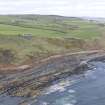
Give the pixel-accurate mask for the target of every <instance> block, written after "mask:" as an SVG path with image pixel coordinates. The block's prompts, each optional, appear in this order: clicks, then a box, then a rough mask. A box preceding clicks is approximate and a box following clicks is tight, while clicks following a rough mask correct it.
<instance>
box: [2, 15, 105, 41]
mask: <svg viewBox="0 0 105 105" xmlns="http://www.w3.org/2000/svg"><path fill="white" fill-rule="evenodd" d="M104 28H105V27H104ZM102 29H103V27H101V26H100V25H99V24H97V23H95V22H91V21H87V20H83V19H79V18H67V17H60V16H39V15H23V16H22V15H21V16H0V34H1V35H22V34H32V35H33V36H40V37H76V38H88V39H90V38H94V37H97V36H101V35H102Z"/></svg>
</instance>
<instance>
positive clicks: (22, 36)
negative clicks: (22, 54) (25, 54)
mask: <svg viewBox="0 0 105 105" xmlns="http://www.w3.org/2000/svg"><path fill="white" fill-rule="evenodd" d="M19 37H21V38H24V39H27V40H31V39H32V38H33V35H32V34H22V35H19Z"/></svg>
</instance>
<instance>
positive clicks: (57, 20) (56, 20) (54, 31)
mask: <svg viewBox="0 0 105 105" xmlns="http://www.w3.org/2000/svg"><path fill="white" fill-rule="evenodd" d="M104 32H105V25H104V24H102V23H97V22H93V21H88V20H83V19H80V18H69V17H61V16H40V15H18V16H16V15H15V16H0V63H1V64H4V63H7V64H8V63H9V64H12V63H13V64H22V63H24V62H26V61H32V60H39V59H41V58H44V57H47V56H50V55H54V54H61V53H66V52H75V51H81V50H87V49H88V48H90V49H91V47H94V46H96V45H97V39H100V38H101V37H104ZM27 34H31V36H30V37H27V36H24V35H27ZM92 41H93V42H94V44H91V43H90V42H92ZM88 43H89V44H88ZM102 44H103V43H102ZM99 47H100V45H99ZM93 49H95V48H93Z"/></svg>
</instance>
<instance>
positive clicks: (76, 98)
mask: <svg viewBox="0 0 105 105" xmlns="http://www.w3.org/2000/svg"><path fill="white" fill-rule="evenodd" d="M90 65H91V66H92V69H91V70H87V71H85V72H84V73H83V74H79V75H74V76H72V77H68V78H66V79H62V80H60V81H56V82H55V83H53V84H52V85H51V86H49V87H48V88H46V89H45V90H44V91H43V95H41V96H39V97H38V98H37V101H36V102H34V103H31V105H105V63H104V62H91V63H90Z"/></svg>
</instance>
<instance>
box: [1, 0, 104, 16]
mask: <svg viewBox="0 0 105 105" xmlns="http://www.w3.org/2000/svg"><path fill="white" fill-rule="evenodd" d="M0 14H55V15H65V16H95V17H105V0H0Z"/></svg>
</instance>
